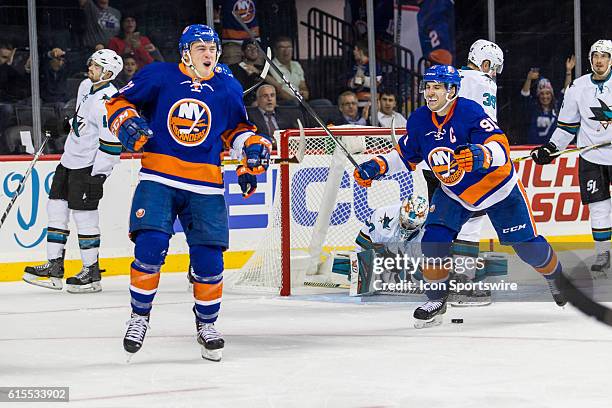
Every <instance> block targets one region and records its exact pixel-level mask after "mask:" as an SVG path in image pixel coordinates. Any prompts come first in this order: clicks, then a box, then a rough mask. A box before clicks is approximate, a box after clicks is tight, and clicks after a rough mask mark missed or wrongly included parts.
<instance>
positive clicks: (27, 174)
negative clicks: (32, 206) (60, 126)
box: [0, 131, 51, 228]
mask: <svg viewBox="0 0 612 408" xmlns="http://www.w3.org/2000/svg"><path fill="white" fill-rule="evenodd" d="M49 139H51V133H49V132H48V131H47V132H45V137H44V138H43V141H42V143H41V144H40V147H39V148H38V151H37V152H36V154H35V155H34V158H33V159H32V162H31V163H30V167H28V170H26V172H25V174H24V175H23V178H22V179H21V181H20V182H19V185H18V186H17V191H15V194H14V195H13V198H11V201H10V202H9V204H8V206H7V207H6V210H4V214H2V218H0V228H2V225H4V221H6V217H8V215H9V213H10V212H11V208H13V205H14V204H15V202H16V201H17V198H18V197H19V196H20V195H21V192H22V191H23V186H24V185H25V182H26V181H27V180H28V177H30V173H32V169H34V165H35V164H36V162H37V161H38V158H39V157H40V155H41V154H42V151H43V149H44V148H45V146H46V145H47V142H48V141H49Z"/></svg>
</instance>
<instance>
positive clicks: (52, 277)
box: [23, 256, 64, 290]
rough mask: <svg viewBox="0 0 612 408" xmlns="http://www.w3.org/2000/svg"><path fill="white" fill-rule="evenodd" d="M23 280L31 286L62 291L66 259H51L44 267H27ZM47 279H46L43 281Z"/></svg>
mask: <svg viewBox="0 0 612 408" xmlns="http://www.w3.org/2000/svg"><path fill="white" fill-rule="evenodd" d="M24 272H25V273H24V274H23V280H24V281H25V282H27V283H29V284H31V285H36V286H40V287H43V288H48V289H54V290H62V287H63V285H62V279H64V257H63V256H62V257H61V258H56V259H50V260H49V261H48V262H47V263H46V264H44V265H37V266H26V267H25V270H24ZM41 278H45V279H41Z"/></svg>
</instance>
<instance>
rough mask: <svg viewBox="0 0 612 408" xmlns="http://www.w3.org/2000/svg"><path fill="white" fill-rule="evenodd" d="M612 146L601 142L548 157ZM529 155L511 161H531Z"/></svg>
mask: <svg viewBox="0 0 612 408" xmlns="http://www.w3.org/2000/svg"><path fill="white" fill-rule="evenodd" d="M610 145H612V142H603V143H598V144H594V145H590V146H582V147H573V148H571V149H565V150H561V151H558V152H555V153H553V154H551V155H550V157H557V156H561V155H564V154H567V153H573V152H580V153H584V152H588V151H589V150H593V149H599V148H600V147H607V146H610ZM531 158H532V157H531V155H528V156H523V157H517V158H516V159H514V160H512V161H513V162H515V163H516V162H521V161H524V160H529V159H531Z"/></svg>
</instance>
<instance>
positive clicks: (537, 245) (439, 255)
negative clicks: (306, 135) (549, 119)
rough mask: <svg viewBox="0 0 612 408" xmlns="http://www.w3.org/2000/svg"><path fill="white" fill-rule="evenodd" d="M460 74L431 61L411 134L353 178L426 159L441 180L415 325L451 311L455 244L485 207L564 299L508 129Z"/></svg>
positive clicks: (365, 180)
mask: <svg viewBox="0 0 612 408" xmlns="http://www.w3.org/2000/svg"><path fill="white" fill-rule="evenodd" d="M460 83H461V77H460V76H459V73H458V72H457V70H456V69H455V68H453V67H452V66H448V65H434V66H432V67H431V68H429V69H428V70H427V71H426V72H425V74H424V76H423V81H422V85H421V86H422V91H423V92H424V94H425V100H426V102H427V106H426V107H425V106H423V107H421V108H419V109H417V110H416V111H414V113H413V114H412V115H410V118H409V119H408V123H407V125H406V130H407V134H406V135H405V136H403V137H402V138H401V139H400V140H399V143H398V146H397V148H396V149H395V150H393V151H391V152H389V153H387V154H385V155H381V156H376V157H374V158H373V159H371V160H369V161H366V162H365V163H362V164H361V165H360V166H359V167H358V168H357V169H355V180H356V181H357V183H359V184H360V185H361V186H364V187H369V186H370V185H371V184H372V180H376V179H378V178H380V177H382V176H383V175H385V174H393V173H396V172H398V171H405V170H406V168H407V169H408V170H414V169H415V168H416V166H417V164H418V163H419V162H421V161H423V160H425V161H427V164H429V167H430V168H431V169H432V170H433V171H434V173H435V175H436V177H437V178H438V179H439V180H440V182H441V188H439V189H437V190H436V192H435V193H434V195H433V198H432V200H431V207H430V212H429V215H428V216H427V220H426V222H425V233H424V235H423V238H422V241H421V242H422V244H421V245H422V251H423V255H424V256H425V257H426V259H427V262H426V263H425V264H424V268H423V276H424V279H425V281H426V282H428V283H429V285H427V287H426V289H427V290H426V291H425V294H426V295H427V297H428V299H429V300H428V302H426V303H425V304H423V305H421V306H419V307H418V308H417V309H416V310H415V311H414V317H415V327H417V328H422V327H428V326H434V325H438V324H440V323H441V322H442V315H443V314H444V313H445V312H446V299H447V296H448V292H449V285H448V281H449V272H450V268H449V262H445V260H447V259H448V258H449V257H450V255H451V243H452V241H453V240H454V239H455V238H456V237H457V234H458V232H459V231H460V230H461V227H462V225H463V224H465V223H466V222H467V221H468V219H469V218H470V217H471V216H472V214H473V213H474V212H476V211H485V212H486V213H487V215H488V216H489V218H490V219H491V222H492V224H493V226H494V227H495V230H496V232H497V235H498V237H499V239H500V241H501V243H502V244H505V245H512V247H513V248H514V250H515V252H516V253H517V255H518V256H519V257H520V258H521V259H522V260H523V261H525V262H526V263H528V264H529V265H531V266H532V267H534V268H535V269H536V271H538V272H539V273H540V274H542V276H544V277H545V278H546V281H547V282H548V286H549V288H550V290H551V293H552V295H553V298H554V300H555V302H556V303H557V304H558V305H559V306H563V305H564V304H565V303H566V301H565V299H564V297H563V295H562V294H561V293H560V291H559V288H558V285H557V280H556V278H557V277H558V276H559V275H560V273H561V264H560V263H559V262H558V260H557V256H556V254H555V252H554V251H553V249H552V248H551V246H550V245H549V244H548V242H547V241H546V240H545V239H544V237H542V236H541V235H538V233H537V231H536V226H535V223H534V221H533V217H532V215H531V209H530V205H529V201H528V199H527V196H526V194H525V190H524V189H523V187H522V185H521V183H520V181H519V180H518V179H517V176H516V173H515V172H514V167H513V166H512V162H511V160H510V148H509V145H508V140H507V138H506V136H505V135H504V133H503V132H502V131H501V130H500V129H499V128H498V126H497V124H496V123H495V121H493V120H492V119H491V118H490V117H489V116H487V115H486V114H485V112H484V110H483V109H482V107H481V106H480V105H479V104H478V103H476V102H474V101H471V100H469V99H465V98H462V97H457V95H458V92H459V88H460Z"/></svg>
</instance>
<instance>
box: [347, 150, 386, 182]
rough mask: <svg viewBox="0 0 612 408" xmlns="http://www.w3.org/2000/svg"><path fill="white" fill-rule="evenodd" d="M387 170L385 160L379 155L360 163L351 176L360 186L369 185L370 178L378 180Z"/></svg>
mask: <svg viewBox="0 0 612 408" xmlns="http://www.w3.org/2000/svg"><path fill="white" fill-rule="evenodd" d="M386 172H387V162H386V161H385V159H383V158H382V157H381V156H376V157H374V158H373V159H371V160H368V161H366V162H363V163H361V164H360V165H359V166H358V167H357V168H356V169H355V171H354V172H353V177H354V178H355V181H356V182H357V184H359V185H360V186H361V187H366V188H367V187H370V186H371V185H372V180H378V179H379V178H381V177H382V176H384V175H385V173H386Z"/></svg>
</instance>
